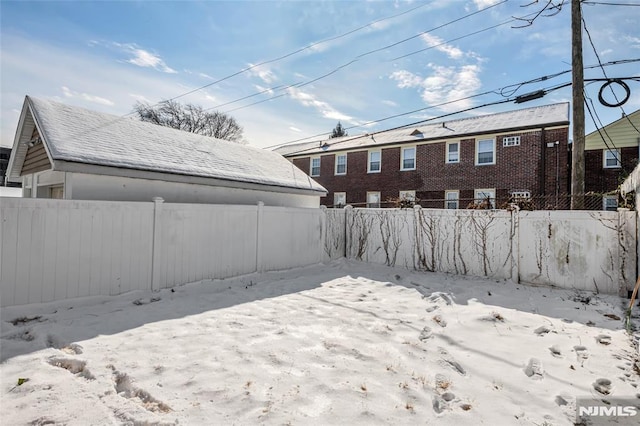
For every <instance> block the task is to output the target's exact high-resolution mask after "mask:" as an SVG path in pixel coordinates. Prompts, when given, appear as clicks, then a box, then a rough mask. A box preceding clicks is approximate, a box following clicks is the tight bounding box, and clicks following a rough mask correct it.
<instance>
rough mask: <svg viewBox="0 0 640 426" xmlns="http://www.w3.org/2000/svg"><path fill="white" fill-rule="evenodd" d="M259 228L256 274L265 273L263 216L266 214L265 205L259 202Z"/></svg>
mask: <svg viewBox="0 0 640 426" xmlns="http://www.w3.org/2000/svg"><path fill="white" fill-rule="evenodd" d="M256 213H257V227H256V272H263V270H262V269H263V267H262V228H263V225H262V221H263V220H262V215H263V214H264V203H263V202H262V201H258V209H257V211H256Z"/></svg>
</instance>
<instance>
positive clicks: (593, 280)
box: [519, 211, 636, 295]
mask: <svg viewBox="0 0 640 426" xmlns="http://www.w3.org/2000/svg"><path fill="white" fill-rule="evenodd" d="M519 216H520V223H519V234H520V238H519V239H520V250H519V251H520V253H519V273H520V280H521V281H522V282H524V283H530V284H543V285H555V286H559V287H563V288H574V289H577V290H590V291H597V292H602V293H607V294H620V295H626V291H627V288H632V286H633V283H634V282H635V257H636V249H635V234H636V230H635V212H605V211H601V212H586V211H571V212H567V211H546V212H542V211H533V212H520V215H519Z"/></svg>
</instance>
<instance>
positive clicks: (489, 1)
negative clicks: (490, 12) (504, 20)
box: [473, 0, 500, 10]
mask: <svg viewBox="0 0 640 426" xmlns="http://www.w3.org/2000/svg"><path fill="white" fill-rule="evenodd" d="M498 1H500V0H473V4H475V5H476V7H477V8H478V10H480V9H484V8H485V7H489V6H491V5H494V4H496V3H498Z"/></svg>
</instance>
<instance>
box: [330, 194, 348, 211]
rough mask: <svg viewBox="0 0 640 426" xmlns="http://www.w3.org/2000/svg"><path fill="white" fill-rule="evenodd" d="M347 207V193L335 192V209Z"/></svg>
mask: <svg viewBox="0 0 640 426" xmlns="http://www.w3.org/2000/svg"><path fill="white" fill-rule="evenodd" d="M346 205H347V193H346V192H334V193H333V207H335V208H342V207H344V206H346Z"/></svg>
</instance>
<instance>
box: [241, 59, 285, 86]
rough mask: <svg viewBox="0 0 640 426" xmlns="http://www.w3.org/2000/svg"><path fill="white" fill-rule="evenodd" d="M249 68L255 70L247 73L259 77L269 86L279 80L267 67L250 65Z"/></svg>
mask: <svg viewBox="0 0 640 426" xmlns="http://www.w3.org/2000/svg"><path fill="white" fill-rule="evenodd" d="M249 66H250V67H253V68H251V69H250V70H249V71H247V72H248V73H249V74H250V75H252V76H254V77H258V78H259V79H261V80H262V81H264V82H265V83H267V84H271V83H273V82H274V81H276V80H277V79H278V78H277V77H276V75H275V74H274V73H273V71H271V70H270V69H269V67H268V66H266V65H258V66H255V65H254V64H252V63H249Z"/></svg>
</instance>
